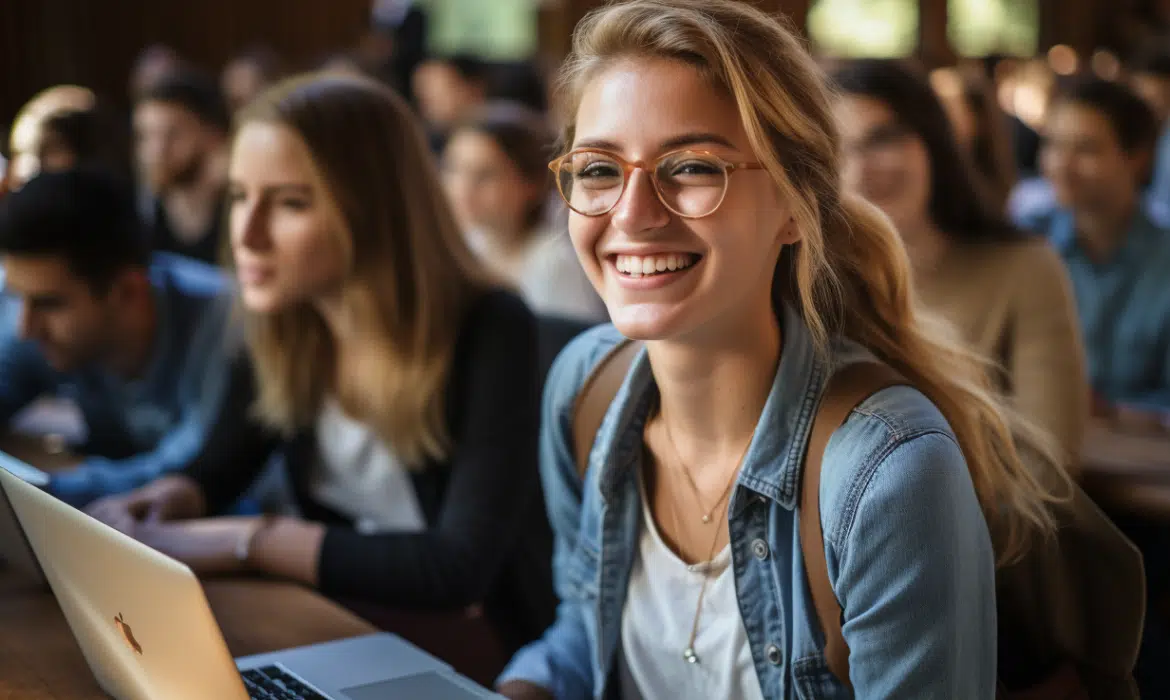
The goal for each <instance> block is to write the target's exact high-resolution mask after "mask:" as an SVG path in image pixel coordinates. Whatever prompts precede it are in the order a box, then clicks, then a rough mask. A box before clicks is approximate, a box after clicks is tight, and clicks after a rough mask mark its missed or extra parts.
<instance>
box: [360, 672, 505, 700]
mask: <svg viewBox="0 0 1170 700" xmlns="http://www.w3.org/2000/svg"><path fill="white" fill-rule="evenodd" d="M469 683H470V681H469ZM341 692H342V694H343V695H345V697H347V698H349V700H400V699H401V698H410V700H482V699H483V698H487V697H491V695H489V694H488V693H487V692H486V691H483V692H476V691H474V690H469V689H468V688H467V687H466V686H464V685H461V684H459V683H457V682H456V681H454V680H452V679H451V678H449V677H447V676H444V675H442V674H439V673H436V672H434V671H427V672H426V673H417V674H415V675H413V676H404V677H402V678H395V679H394V680H390V681H381V682H379V683H370V684H369V685H361V686H358V687H356V688H346V689H345V690H343V691H341Z"/></svg>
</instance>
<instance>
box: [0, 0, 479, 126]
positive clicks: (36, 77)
mask: <svg viewBox="0 0 1170 700" xmlns="http://www.w3.org/2000/svg"><path fill="white" fill-rule="evenodd" d="M485 1H490V0H485ZM369 9H370V0H0V125H2V124H5V123H7V122H9V121H11V119H12V117H13V116H14V114H15V112H16V110H18V109H19V108H20V106H21V105H22V104H24V102H25V101H26V100H27V99H28V98H29V97H31V96H32V95H33V94H35V93H36V92H37V91H39V90H41V89H42V88H45V87H48V86H51V85H55V84H59V83H64V82H74V83H79V84H83V85H86V86H88V87H92V88H94V89H96V90H98V91H99V92H100V93H101V94H103V95H105V96H106V97H107V99H111V100H114V101H116V102H121V101H123V100H124V99H125V93H126V88H127V81H128V79H129V74H130V67H131V65H132V64H133V62H134V59H135V58H136V56H137V54H138V52H139V50H141V49H142V48H143V47H145V46H147V45H149V44H152V43H155V42H162V43H165V44H169V45H171V46H173V47H175V48H176V49H177V50H178V51H179V52H180V53H181V54H183V55H184V56H187V57H189V58H190V59H191V60H193V61H195V62H197V63H199V64H200V65H203V66H206V67H208V68H210V69H213V70H218V69H219V68H220V67H221V66H222V65H223V63H225V62H226V61H227V60H228V59H230V58H231V56H232V55H233V54H234V53H236V52H237V51H239V50H241V49H243V48H244V47H245V46H246V45H248V44H250V43H252V42H257V41H262V42H264V43H267V44H269V45H271V46H272V47H273V48H275V49H276V50H277V51H279V52H280V53H281V54H283V55H285V56H287V57H288V58H289V59H291V60H292V61H294V62H295V63H297V64H302V65H308V64H310V63H312V62H315V61H316V60H317V59H318V58H320V57H321V56H323V55H325V54H326V53H328V52H333V51H336V50H340V49H343V48H347V47H348V46H350V45H352V44H353V43H354V41H355V40H357V38H358V37H359V36H360V35H361V33H362V31H363V30H364V29H365V28H366V27H367V26H368V24H369ZM0 129H2V126H0Z"/></svg>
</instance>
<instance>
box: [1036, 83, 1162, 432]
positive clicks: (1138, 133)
mask: <svg viewBox="0 0 1170 700" xmlns="http://www.w3.org/2000/svg"><path fill="white" fill-rule="evenodd" d="M1157 138H1158V123H1157V119H1156V117H1155V115H1154V113H1153V111H1152V110H1151V109H1150V108H1149V106H1148V105H1146V104H1145V103H1144V102H1143V101H1142V100H1141V99H1140V98H1139V97H1138V96H1137V95H1136V94H1134V93H1133V92H1131V91H1130V90H1129V89H1128V88H1126V87H1125V86H1123V85H1120V84H1117V83H1112V82H1108V81H1105V80H1101V79H1098V78H1084V79H1081V80H1078V81H1076V82H1074V83H1072V84H1070V85H1068V86H1066V87H1065V88H1064V89H1063V90H1061V91H1060V92H1058V93H1057V94H1056V96H1055V98H1054V101H1053V103H1052V106H1051V107H1050V108H1049V112H1048V117H1047V120H1046V123H1045V125H1044V145H1043V148H1042V150H1041V165H1042V168H1043V171H1044V176H1045V178H1046V179H1047V180H1048V182H1049V183H1050V184H1051V185H1052V188H1053V192H1054V195H1055V198H1056V201H1057V203H1058V208H1057V209H1055V210H1054V211H1052V212H1050V213H1047V214H1044V215H1040V216H1036V217H1033V218H1028V217H1022V218H1021V219H1020V220H1019V222H1018V223H1019V224H1020V225H1022V226H1025V227H1029V228H1033V229H1035V230H1037V231H1040V232H1041V233H1043V234H1044V235H1046V236H1047V237H1048V239H1049V240H1050V241H1051V242H1052V244H1053V245H1054V246H1055V247H1056V249H1057V251H1058V252H1059V253H1060V255H1061V257H1062V258H1063V259H1064V262H1065V265H1066V267H1067V269H1068V273H1069V276H1070V277H1071V279H1072V284H1073V291H1074V294H1075V297H1076V302H1077V309H1078V316H1079V318H1080V323H1081V330H1082V336H1083V337H1084V341H1085V346H1086V350H1087V355H1088V362H1089V376H1090V378H1091V382H1092V387H1093V390H1094V392H1095V393H1096V397H1097V399H1098V403H1099V408H1100V409H1101V410H1103V411H1106V412H1109V413H1116V414H1118V415H1120V416H1121V417H1123V418H1125V419H1126V420H1135V421H1144V420H1152V421H1155V422H1156V421H1157V420H1159V417H1160V416H1163V415H1165V413H1166V412H1167V411H1170V284H1167V281H1166V280H1167V277H1166V275H1167V270H1170V233H1168V232H1167V231H1166V230H1165V229H1162V228H1160V227H1159V226H1157V225H1156V224H1155V223H1154V222H1153V221H1151V219H1150V216H1149V215H1148V213H1147V211H1146V208H1145V207H1143V206H1142V196H1141V185H1142V183H1143V182H1145V181H1146V178H1147V175H1148V173H1149V169H1150V165H1151V159H1152V157H1153V153H1154V145H1155V142H1156V141H1157Z"/></svg>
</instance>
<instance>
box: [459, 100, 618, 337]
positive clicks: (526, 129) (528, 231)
mask: <svg viewBox="0 0 1170 700" xmlns="http://www.w3.org/2000/svg"><path fill="white" fill-rule="evenodd" d="M552 142H553V136H552V134H551V133H550V132H549V131H548V128H547V126H546V124H545V122H544V121H543V119H542V118H541V116H540V115H538V114H534V113H532V112H530V111H528V110H526V109H525V108H523V107H521V106H519V105H516V104H511V103H494V104H491V105H489V106H488V107H486V108H484V109H483V110H481V111H480V112H479V113H478V114H477V115H476V116H475V117H473V118H471V119H469V120H466V121H464V122H462V123H460V124H459V125H457V126H456V127H455V129H454V131H453V132H452V133H451V137H450V138H449V139H448V141H447V146H446V148H445V149H444V151H443V172H444V176H445V180H446V186H447V194H448V196H449V197H450V198H451V203H452V206H453V207H454V210H455V215H456V218H457V220H458V221H459V224H460V225H461V226H462V228H463V230H464V232H465V235H466V236H467V238H468V241H469V242H470V244H471V248H472V250H474V251H475V252H476V253H477V254H478V255H479V256H480V257H481V258H482V259H483V260H484V262H486V263H487V265H488V267H490V268H491V269H492V270H493V271H495V272H496V273H497V274H499V275H500V276H501V277H503V278H504V279H506V280H508V281H509V282H511V283H512V285H513V286H514V287H516V288H517V289H519V290H520V293H521V295H522V296H523V297H524V300H525V301H526V302H527V303H528V305H529V307H531V308H532V309H533V310H535V311H538V312H540V313H543V314H548V315H552V316H561V317H565V318H571V319H576V320H582V321H600V320H603V319H604V318H605V307H604V305H602V303H601V298H600V297H598V296H597V292H595V291H594V290H593V287H592V286H591V285H590V284H589V280H588V279H586V277H585V273H584V271H582V269H581V264H580V263H579V262H578V261H577V256H576V254H574V253H573V244H572V242H571V241H570V240H569V236H568V233H567V232H566V231H565V230H564V229H556V228H552V227H550V222H551V221H553V220H555V215H554V214H553V213H551V212H549V211H548V210H549V208H550V204H551V203H552V202H551V201H550V198H549V195H550V194H551V184H552V178H551V174H550V173H549V169H548V152H549V149H550V148H551V146H552ZM555 204H556V205H557V207H558V208H559V206H560V202H559V201H557V202H556V203H555Z"/></svg>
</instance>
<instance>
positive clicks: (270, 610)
mask: <svg viewBox="0 0 1170 700" xmlns="http://www.w3.org/2000/svg"><path fill="white" fill-rule="evenodd" d="M204 590H205V592H206V595H207V600H208V602H209V603H210V604H211V609H212V611H213V612H214V613H215V617H216V619H217V620H219V622H220V625H221V629H222V631H223V636H224V640H225V641H226V642H227V645H228V649H230V650H231V653H232V655H233V656H248V655H251V654H260V653H264V652H269V651H277V650H280V649H287V648H289V647H296V646H303V645H306V644H317V643H320V642H327V641H332V640H335V639H345V638H348V637H356V636H358V635H363V634H369V633H372V632H376V631H377V630H375V629H374V627H373V626H371V625H370V624H368V623H367V622H365V621H363V620H361V619H360V618H358V617H356V616H355V615H353V614H352V613H350V612H348V611H346V610H344V609H342V608H340V607H338V606H337V605H335V604H333V603H331V602H329V601H328V600H326V599H324V598H322V597H321V596H319V595H317V594H316V593H313V592H312V591H309V590H307V589H305V588H301V587H299V586H295V585H292V584H285V583H272V582H265V581H248V580H235V581H229V580H218V581H207V582H205V583H204ZM294 611H295V614H289V613H290V612H294ZM73 699H78V700H108V698H107V696H106V695H105V694H104V693H103V692H102V691H101V689H99V688H98V685H97V683H96V682H95V681H94V680H93V676H92V674H91V673H90V671H89V667H88V666H86V664H85V659H84V657H83V656H82V655H81V650H80V649H79V648H78V646H77V643H76V642H75V641H74V639H73V636H72V634H71V633H70V631H69V625H68V624H67V623H66V622H65V617H64V615H62V614H61V610H60V608H58V607H57V601H56V600H55V599H54V598H53V596H52V595H51V594H49V593H48V592H46V591H43V590H37V589H31V588H29V587H28V586H27V585H24V584H22V583H20V582H19V581H17V580H15V579H14V577H13V576H12V574H11V572H0V700H73Z"/></svg>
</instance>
